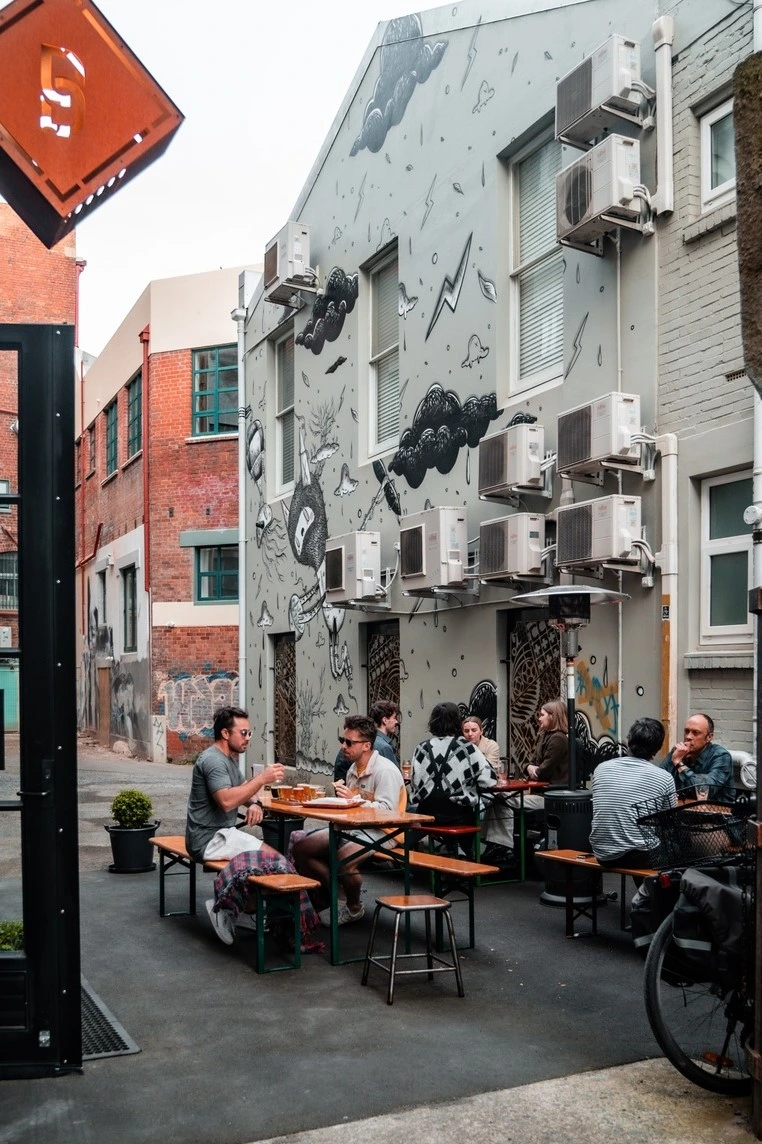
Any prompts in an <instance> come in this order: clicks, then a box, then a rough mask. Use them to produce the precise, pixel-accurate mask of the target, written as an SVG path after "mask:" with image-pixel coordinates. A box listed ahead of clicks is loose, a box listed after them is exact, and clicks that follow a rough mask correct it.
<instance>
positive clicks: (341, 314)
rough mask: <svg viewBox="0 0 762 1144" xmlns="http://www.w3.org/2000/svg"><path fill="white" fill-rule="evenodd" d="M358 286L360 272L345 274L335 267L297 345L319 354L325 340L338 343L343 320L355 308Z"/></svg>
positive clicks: (297, 336)
mask: <svg viewBox="0 0 762 1144" xmlns="http://www.w3.org/2000/svg"><path fill="white" fill-rule="evenodd" d="M357 288H358V276H357V274H345V273H344V271H343V270H341V269H340V268H339V267H338V266H334V268H333V270H332V271H331V273H330V274H329V275H328V278H327V280H326V284H325V290H324V291H323V293H322V294H320V295H318V297H317V298H316V299H315V303H314V305H313V307H312V317H311V318H310V320H309V321H308V322H307V325H306V326H305V327H304V329H303V330H301V331H300V332H299V333H298V334H297V335H296V337H295V338H294V341H295V342H296V344H297V345H298V346H306V348H307V349H308V350H312V352H313V354H319V353H320V351H321V350H322V348H323V346H324V345H325V343H326V342H335V341H336V339H337V338H338V336H339V334H340V333H341V331H342V329H343V327H344V319H345V318H346V316H347V314H351V313H352V311H353V310H354V308H355V302H356V301H357Z"/></svg>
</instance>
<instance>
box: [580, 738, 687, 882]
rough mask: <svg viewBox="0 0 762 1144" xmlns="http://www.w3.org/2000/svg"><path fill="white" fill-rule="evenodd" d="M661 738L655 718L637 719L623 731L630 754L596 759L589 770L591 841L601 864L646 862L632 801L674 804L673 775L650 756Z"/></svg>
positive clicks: (639, 865)
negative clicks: (658, 801) (591, 795)
mask: <svg viewBox="0 0 762 1144" xmlns="http://www.w3.org/2000/svg"><path fill="white" fill-rule="evenodd" d="M663 742H664V727H663V726H662V724H661V723H660V722H659V720H658V719H637V720H636V721H635V722H634V723H633V725H632V727H630V731H629V734H628V736H627V748H628V750H629V752H630V754H629V755H625V756H624V757H623V758H619V759H610V760H608V761H607V762H605V763H599V765H598V766H597V767H596V768H595V770H594V771H593V827H592V830H591V831H590V846H591V847H592V851H593V854H595V857H596V858H597V859H598V861H599V862H600V864H601V865H602V866H625V867H634V868H637V867H643V866H649V865H650V851H649V849H648V846H647V844H646V841H645V839H644V838H643V835H642V833H641V830H640V827H639V826H638V822H637V819H638V811H637V809H636V806H635V804H636V803H640V802H644V801H645V800H646V799H663V803H664V806H674V805H675V802H676V794H675V781H674V779H673V778H672V776H671V775H670V774H668V773H667V772H666V771H664V770H662V769H661V767H659V766H658V765H655V764H654V763H652V762H651V761H650V760H651V759H652V758H653V757H654V755H655V754H657V753H658V752H659V751H660V750H661V747H662V744H663Z"/></svg>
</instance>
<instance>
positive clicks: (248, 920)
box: [235, 910, 267, 933]
mask: <svg viewBox="0 0 762 1144" xmlns="http://www.w3.org/2000/svg"><path fill="white" fill-rule="evenodd" d="M235 928H236V929H237V930H243V931H244V933H256V932H257V919H256V918H255V917H254V914H247V913H246V911H245V910H242V911H241V913H240V914H239V915H238V917H237V918H236V920H235ZM266 930H267V922H265V931H266Z"/></svg>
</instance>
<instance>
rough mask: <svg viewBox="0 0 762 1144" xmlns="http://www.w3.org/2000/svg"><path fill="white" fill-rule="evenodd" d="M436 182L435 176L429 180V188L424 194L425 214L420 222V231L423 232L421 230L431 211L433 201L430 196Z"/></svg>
mask: <svg viewBox="0 0 762 1144" xmlns="http://www.w3.org/2000/svg"><path fill="white" fill-rule="evenodd" d="M436 181H437V177H436V175H435V176H434V178H433V179H432V180H431V186H430V187H429V189H428V191H427V192H426V200H425V201H426V212H425V214H424V216H423V220H422V222H421V230H423V228H424V227H425V225H426V219H427V218H428V217H429V215H430V214H431V211H432V209H433V207H434V200H433V199H432V197H431V195H432V192H433V190H434V183H436Z"/></svg>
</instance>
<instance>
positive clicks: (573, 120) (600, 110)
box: [556, 36, 641, 145]
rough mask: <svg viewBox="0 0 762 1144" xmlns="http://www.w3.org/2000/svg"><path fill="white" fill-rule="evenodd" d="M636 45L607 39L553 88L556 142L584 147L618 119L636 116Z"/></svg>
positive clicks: (627, 41) (637, 96)
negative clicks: (583, 145)
mask: <svg viewBox="0 0 762 1144" xmlns="http://www.w3.org/2000/svg"><path fill="white" fill-rule="evenodd" d="M639 82H640V44H638V43H636V42H635V40H628V39H627V38H626V37H625V36H611V38H610V39H608V40H606V43H605V44H601V46H600V47H599V48H596V50H595V51H594V52H592V54H591V55H589V56H588V57H587V59H585V60H583V61H582V63H580V64H577V66H576V67H575V68H573V69H572V70H571V71H570V72H568V73H567V75H565V76H564V77H563V79H561V80H559V82H558V85H557V87H556V138H557V139H563V140H564V142H566V143H572V144H574V145H578V144H581V143H582V144H584V143H588V142H589V141H590V140H591V139H595V138H596V136H598V135H600V134H602V132H604V131H606V130H607V129H610V128H611V126H612V125H614V124H616V121H617V119H621V118H622V116H624V117H629V118H633V117H635V116H637V114H638V110H639V107H640V102H641V97H640V95H639V94H638V92H637V91H636V90H635V84H637V83H639Z"/></svg>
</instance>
